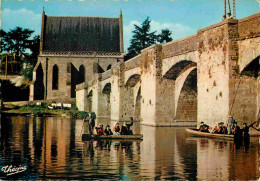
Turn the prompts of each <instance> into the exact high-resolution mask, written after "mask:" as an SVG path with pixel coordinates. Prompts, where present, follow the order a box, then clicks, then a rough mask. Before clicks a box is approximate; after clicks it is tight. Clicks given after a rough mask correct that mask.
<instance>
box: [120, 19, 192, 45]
mask: <svg viewBox="0 0 260 181" xmlns="http://www.w3.org/2000/svg"><path fill="white" fill-rule="evenodd" d="M135 24H136V25H138V26H140V25H141V22H138V21H131V22H130V23H129V24H128V25H125V26H124V47H125V50H127V48H128V47H129V46H130V40H131V38H132V35H133V33H132V31H133V30H134V25H135ZM165 28H168V29H169V30H170V31H172V38H173V40H176V39H180V38H184V37H186V36H189V35H192V34H195V33H196V30H194V29H193V28H191V27H189V26H185V25H182V24H178V23H176V24H173V23H168V22H166V23H161V22H157V21H154V20H152V21H151V31H156V34H160V33H161V30H162V29H165Z"/></svg>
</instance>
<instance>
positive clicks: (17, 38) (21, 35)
mask: <svg viewBox="0 0 260 181" xmlns="http://www.w3.org/2000/svg"><path fill="white" fill-rule="evenodd" d="M33 32H34V31H33V30H29V29H27V28H26V29H23V28H21V27H16V28H15V29H13V30H10V32H9V33H8V35H9V39H10V40H11V41H12V42H13V52H14V53H16V55H18V56H21V55H25V56H26V54H25V51H26V50H27V49H28V48H29V47H30V44H31V42H32V40H29V38H30V37H31V35H32V33H33Z"/></svg>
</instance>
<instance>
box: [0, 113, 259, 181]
mask: <svg viewBox="0 0 260 181" xmlns="http://www.w3.org/2000/svg"><path fill="white" fill-rule="evenodd" d="M82 123H83V122H82V120H73V119H68V118H64V117H21V116H16V117H15V116H13V117H7V116H4V115H2V117H1V133H0V136H1V142H0V166H1V167H3V166H5V165H14V166H19V165H26V166H27V167H28V169H27V170H26V171H25V172H22V173H19V174H15V175H13V176H8V177H6V174H4V173H3V172H2V171H1V175H0V178H2V179H11V178H25V179H26V178H27V179H32V178H33V179H35V178H37V179H44V178H48V179H58V178H59V179H104V178H106V179H113V180H119V179H134V180H140V179H151V178H152V179H188V180H197V179H198V180H209V179H210V180H212V179H215V180H237V179H241V180H248V179H254V180H255V179H257V178H258V177H259V173H258V168H259V163H258V158H259V157H258V142H257V141H258V140H257V139H251V143H250V145H236V144H234V143H233V142H232V141H224V140H215V139H205V138H195V137H190V135H188V134H187V133H186V132H185V130H184V129H182V128H181V129H179V128H173V127H171V128H170V127H161V128H155V127H148V126H140V124H138V123H135V124H134V126H133V127H132V129H133V131H134V132H135V133H141V134H143V135H144V140H143V141H111V140H103V141H102V140H100V141H88V142H82V141H81V140H80V131H81V128H82ZM97 123H103V124H109V125H111V126H113V124H114V122H110V121H108V120H105V119H103V120H102V119H100V120H97Z"/></svg>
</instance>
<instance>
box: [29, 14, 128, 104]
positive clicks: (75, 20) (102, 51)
mask: <svg viewBox="0 0 260 181" xmlns="http://www.w3.org/2000/svg"><path fill="white" fill-rule="evenodd" d="M123 49H124V47H123V22H122V13H120V17H119V18H107V17H84V16H81V17H80V16H47V15H45V12H44V11H43V13H42V27H41V43H40V54H39V56H38V62H37V64H36V66H35V68H34V71H33V84H32V85H31V87H30V100H43V99H46V100H51V99H70V98H75V97H76V92H75V88H76V85H77V84H80V83H82V82H88V81H90V80H91V79H92V78H93V76H94V74H96V73H102V72H103V71H105V70H107V69H110V68H111V66H113V65H114V64H116V63H117V62H119V61H123V56H124V55H123Z"/></svg>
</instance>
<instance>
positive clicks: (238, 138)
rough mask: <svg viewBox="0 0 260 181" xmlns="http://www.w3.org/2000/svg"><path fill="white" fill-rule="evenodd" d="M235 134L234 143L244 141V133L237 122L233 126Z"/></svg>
mask: <svg viewBox="0 0 260 181" xmlns="http://www.w3.org/2000/svg"><path fill="white" fill-rule="evenodd" d="M233 125H234V126H233V132H234V141H235V142H236V143H237V142H241V141H242V133H241V130H240V127H239V126H238V125H237V122H234V124H233Z"/></svg>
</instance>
